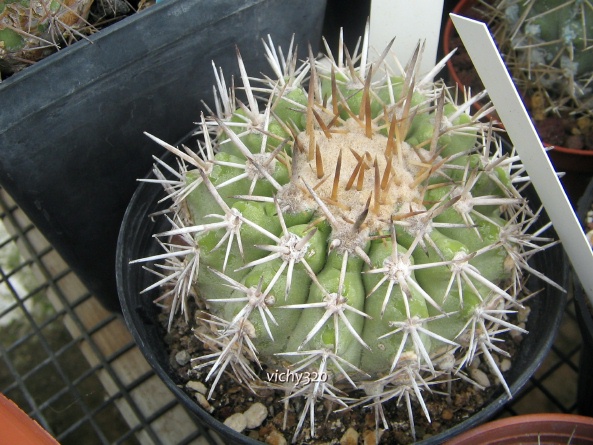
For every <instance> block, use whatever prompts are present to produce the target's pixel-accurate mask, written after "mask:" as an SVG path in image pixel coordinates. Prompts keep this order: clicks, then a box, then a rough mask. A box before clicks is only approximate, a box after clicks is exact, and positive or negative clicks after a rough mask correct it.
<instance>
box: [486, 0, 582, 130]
mask: <svg viewBox="0 0 593 445" xmlns="http://www.w3.org/2000/svg"><path fill="white" fill-rule="evenodd" d="M487 8H488V16H493V17H494V21H493V25H492V28H493V34H494V36H495V38H496V40H497V42H498V44H499V46H500V50H501V53H502V54H504V56H505V58H506V61H507V65H508V66H509V70H510V72H511V75H512V77H513V79H514V81H515V82H516V84H517V86H518V87H519V89H520V90H521V91H522V92H523V93H525V94H526V95H527V96H528V97H530V98H531V108H532V111H533V117H534V119H535V120H536V121H541V120H543V119H544V118H545V117H546V116H549V115H553V114H558V113H560V112H564V111H566V112H568V113H572V114H575V113H577V114H578V115H581V116H582V115H587V116H589V117H590V116H591V109H592V108H591V97H592V89H591V85H590V83H591V76H592V75H593V51H591V44H592V43H593V4H591V2H590V1H589V0H537V1H536V0H527V1H524V0H498V1H497V2H496V3H495V4H494V6H492V7H487ZM493 12H494V14H492V13H493Z"/></svg>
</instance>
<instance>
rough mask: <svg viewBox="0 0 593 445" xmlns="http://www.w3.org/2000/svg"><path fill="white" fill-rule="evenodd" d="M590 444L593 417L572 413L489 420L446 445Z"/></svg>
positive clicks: (592, 440) (591, 441)
mask: <svg viewBox="0 0 593 445" xmlns="http://www.w3.org/2000/svg"><path fill="white" fill-rule="evenodd" d="M544 443H545V444H549V445H553V444H558V445H566V444H582V445H585V444H593V418H591V417H585V416H578V415H575V414H526V415H523V416H516V417H507V418H504V419H500V420H496V421H494V422H488V423H485V424H484V425H481V426H479V427H477V428H474V429H473V430H470V431H467V432H466V433H463V434H461V435H460V436H457V437H456V438H454V439H453V440H450V441H449V442H446V445H475V444H480V445H489V444H491V445H495V444H496V445H507V444H508V445H511V444H522V445H528V444H533V445H538V444H544Z"/></svg>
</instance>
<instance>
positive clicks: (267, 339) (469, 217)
mask: <svg viewBox="0 0 593 445" xmlns="http://www.w3.org/2000/svg"><path fill="white" fill-rule="evenodd" d="M328 51H329V50H328ZM266 52H267V54H268V58H269V60H270V62H271V65H272V67H273V69H274V71H275V72H276V74H277V78H275V79H270V78H264V79H260V80H258V81H255V80H253V79H252V78H250V77H248V76H247V73H246V70H245V67H244V66H243V62H242V61H241V58H240V56H239V66H240V71H241V79H242V83H243V90H242V91H243V92H244V93H245V99H244V100H242V101H240V100H239V99H237V98H236V97H235V92H234V91H230V90H228V89H227V87H226V85H225V83H224V79H223V77H222V76H221V75H220V74H219V73H217V72H216V71H215V72H216V76H217V89H218V95H217V106H216V112H215V113H213V115H212V116H209V117H205V116H203V117H202V125H201V128H202V131H201V136H202V138H203V140H202V141H201V142H200V150H199V153H194V152H192V151H191V150H189V149H183V148H181V149H179V148H176V147H173V146H171V145H169V144H167V143H166V142H164V141H162V140H160V139H158V138H156V137H155V136H150V137H151V138H152V139H153V140H155V141H156V142H158V143H159V144H161V145H162V146H163V147H165V148H167V149H168V150H170V151H171V152H173V153H175V154H176V155H177V156H178V158H179V163H180V171H179V172H177V173H175V177H174V178H173V179H172V180H171V179H166V178H165V176H164V175H163V173H162V172H161V170H162V171H164V170H165V168H166V169H169V168H168V167H164V166H163V165H164V164H162V163H159V164H157V165H156V167H155V174H156V175H157V178H159V179H158V181H160V182H162V183H163V185H164V186H165V188H166V189H167V191H168V193H169V197H170V198H171V202H172V205H171V209H170V210H171V216H170V221H171V230H169V231H167V232H164V233H160V234H157V238H158V239H160V240H162V245H163V247H164V249H165V253H163V254H162V255H159V256H158V257H152V258H145V259H141V260H138V262H144V261H153V260H156V259H161V260H162V259H165V263H164V265H163V266H162V267H163V268H165V269H167V270H169V271H171V272H172V273H171V274H170V275H164V276H163V279H162V280H161V281H160V282H159V283H158V284H159V285H160V284H164V283H167V282H168V283H169V284H170V286H168V287H166V289H167V293H166V294H165V296H170V297H171V300H172V302H171V305H172V306H171V311H170V312H171V317H173V316H174V315H175V314H176V313H180V312H181V313H184V314H185V316H186V317H190V316H191V317H194V316H195V317H197V318H198V319H199V322H200V323H201V324H202V325H203V326H207V327H209V329H207V330H196V335H198V337H199V338H200V340H202V341H203V342H204V343H205V344H207V345H209V347H210V348H211V350H212V351H211V354H208V355H207V356H206V357H195V358H194V359H195V364H196V367H197V368H198V369H208V376H207V380H208V381H211V382H212V386H211V392H210V394H209V395H210V396H211V395H212V392H213V391H214V390H215V387H216V382H217V381H218V379H219V377H220V375H221V374H222V373H223V371H225V370H232V371H233V372H234V374H235V376H236V378H237V379H238V380H240V381H241V382H243V383H245V384H246V385H249V386H250V387H252V388H254V389H255V388H257V387H259V386H260V385H263V386H266V385H268V386H270V387H273V386H274V385H272V384H271V383H270V382H266V381H264V380H262V379H261V378H260V377H259V376H258V369H260V367H261V366H262V365H263V364H265V365H267V366H268V367H269V368H270V369H279V368H282V369H284V368H288V369H291V370H293V371H294V372H299V371H307V372H315V373H316V374H317V375H320V376H324V380H323V381H321V380H319V381H316V382H315V383H310V384H308V385H300V386H299V385H294V384H293V387H292V389H290V388H288V389H287V388H284V390H288V392H289V394H291V395H290V396H289V399H291V398H297V397H299V398H303V399H304V400H305V403H304V408H303V411H302V413H301V416H300V421H299V425H298V428H297V434H298V430H299V429H300V428H301V427H302V425H303V423H304V420H305V418H306V417H308V414H310V415H311V421H313V420H314V418H313V411H314V410H313V408H312V407H313V406H315V404H316V403H320V402H321V401H322V400H324V399H329V400H331V401H334V402H336V403H337V404H338V405H340V406H342V407H346V406H348V405H354V406H356V405H358V404H368V405H372V406H373V407H374V409H375V410H376V413H377V416H376V419H377V427H378V428H380V427H381V426H383V425H382V422H381V421H380V419H381V415H380V414H381V413H382V408H381V405H382V403H383V402H386V401H388V400H390V399H393V398H398V399H402V398H403V399H405V400H406V401H407V403H408V406H409V403H410V402H411V400H417V401H418V402H419V403H420V404H421V405H422V406H424V405H423V401H422V392H424V391H428V390H429V389H428V388H429V384H428V383H427V382H429V381H440V380H439V379H448V378H450V377H451V376H453V375H462V376H464V378H466V379H468V380H471V379H469V377H466V376H465V372H464V369H465V366H466V365H467V364H469V363H471V362H472V361H473V360H474V359H475V357H476V356H478V355H479V356H483V357H484V361H485V362H486V363H488V364H489V365H490V366H491V367H492V372H493V373H495V374H496V375H497V376H498V378H499V379H500V381H501V382H503V384H504V379H503V377H502V373H501V372H500V371H499V370H498V368H497V366H496V364H495V361H494V360H493V358H492V357H493V355H496V354H504V352H503V351H502V349H500V348H499V347H498V346H496V344H497V342H498V341H499V338H498V337H499V335H500V334H501V333H502V332H504V331H509V330H511V331H518V332H524V331H523V329H521V328H520V327H517V326H515V325H514V324H513V323H512V318H511V315H512V313H513V312H514V311H516V310H517V309H518V308H519V307H521V304H520V302H519V301H518V298H519V291H520V287H521V283H522V281H523V280H524V278H525V277H524V276H523V275H524V274H523V272H524V270H525V269H527V270H529V271H530V270H531V269H530V268H529V266H528V265H527V262H526V260H527V258H528V257H529V256H530V255H531V254H532V253H533V252H535V251H538V250H539V249H540V247H538V246H537V245H536V243H537V241H540V240H543V238H537V239H532V237H530V236H529V235H528V234H526V231H527V228H528V227H529V226H530V225H531V223H532V221H533V219H535V217H536V216H535V215H534V214H533V213H531V211H530V210H529V209H528V206H527V205H526V202H525V200H524V199H523V198H522V197H521V195H520V194H519V192H518V191H517V189H515V186H514V183H515V182H518V181H521V179H520V178H519V176H518V174H517V171H519V172H520V166H517V159H516V158H515V157H514V156H512V153H510V154H509V155H505V154H503V152H502V150H501V147H500V145H499V142H498V141H497V139H495V138H494V136H493V135H492V132H491V131H490V128H489V127H488V126H485V125H484V124H482V123H480V122H479V120H478V119H479V117H480V116H470V114H469V113H470V110H471V103H472V102H473V101H467V102H465V103H463V104H461V105H457V104H456V103H455V102H454V101H453V99H452V97H451V96H450V94H449V91H448V90H446V89H445V88H444V87H443V85H442V83H440V82H433V80H432V78H433V76H434V73H429V74H428V75H427V76H426V77H423V78H419V77H418V76H417V73H416V65H417V62H418V60H419V54H420V52H421V51H420V49H419V50H418V51H417V52H416V54H415V56H414V58H413V60H412V61H411V62H410V63H409V64H408V67H407V68H406V70H405V71H404V73H403V74H395V73H391V72H389V69H388V68H387V67H384V66H383V64H382V63H381V62H380V63H377V64H375V65H372V66H371V65H370V64H367V63H366V58H367V49H366V48H364V47H363V49H362V51H361V53H360V54H358V53H355V54H354V55H352V56H350V55H349V54H348V53H347V51H346V50H345V49H344V48H343V47H342V46H340V49H339V54H338V55H337V56H334V55H331V53H330V57H329V61H328V60H326V61H325V62H324V63H322V62H319V61H316V60H314V58H313V56H312V55H310V56H309V60H308V61H306V62H304V63H303V64H302V65H298V64H297V62H296V60H297V59H296V55H295V54H294V52H293V50H292V48H290V50H289V52H288V54H287V56H286V57H285V58H284V57H281V56H279V54H280V53H279V52H277V51H276V49H275V48H274V47H273V46H272V43H271V42H269V44H267V45H266ZM440 67H442V64H441V65H440V66H439V67H437V68H436V69H435V72H437V71H438V69H439V68H440ZM255 82H258V84H257V85H255ZM237 94H238V92H237ZM256 94H257V95H258V98H256V96H255V95H256ZM262 96H263V99H262V98H261V97H262ZM258 99H259V100H258ZM516 169H518V170H516ZM171 237H181V239H182V241H177V242H174V241H173V239H175V238H171ZM160 275H162V273H160ZM152 287H154V286H152ZM188 298H197V299H198V300H200V302H201V306H202V307H204V306H205V307H206V308H207V309H206V310H204V311H201V312H200V313H199V314H197V315H196V314H188V313H187V311H186V307H187V299H188ZM205 332H206V333H205ZM360 390H362V393H363V395H362V396H360V395H359V396H357V397H354V396H353V394H354V393H355V392H356V391H358V394H360ZM507 391H508V388H507ZM426 414H427V415H428V413H426ZM384 426H385V427H387V425H384ZM412 429H413V419H412ZM312 430H314V426H313V425H312ZM295 438H296V435H295Z"/></svg>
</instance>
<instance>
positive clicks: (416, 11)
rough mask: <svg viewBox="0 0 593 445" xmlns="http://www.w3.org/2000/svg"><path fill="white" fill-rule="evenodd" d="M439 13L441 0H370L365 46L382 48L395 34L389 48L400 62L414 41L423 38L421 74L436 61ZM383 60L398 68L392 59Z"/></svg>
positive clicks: (395, 68)
mask: <svg viewBox="0 0 593 445" xmlns="http://www.w3.org/2000/svg"><path fill="white" fill-rule="evenodd" d="M442 16H443V0H413V1H410V0H372V2H371V21H370V30H371V32H370V38H369V47H370V48H375V49H378V48H385V47H386V46H387V44H389V42H390V41H391V40H392V39H393V38H394V37H395V41H394V42H393V46H392V48H393V51H394V53H395V54H396V55H397V58H398V59H399V61H400V62H406V61H408V60H409V59H410V57H412V54H413V52H414V49H415V48H416V45H417V44H418V41H419V40H420V41H423V42H425V47H424V54H423V55H422V63H421V65H420V70H419V73H420V74H425V73H427V72H429V71H430V70H431V69H432V68H433V67H434V66H435V63H436V57H437V50H438V45H439V35H440V29H441V20H442ZM374 55H375V56H378V55H379V54H374ZM372 56H373V54H371V57H372ZM387 62H388V63H390V64H391V68H392V69H393V70H394V71H395V72H397V71H398V70H397V67H396V66H394V64H393V61H391V60H387Z"/></svg>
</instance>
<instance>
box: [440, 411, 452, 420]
mask: <svg viewBox="0 0 593 445" xmlns="http://www.w3.org/2000/svg"><path fill="white" fill-rule="evenodd" d="M452 418H453V411H451V410H450V409H444V410H443V412H442V413H441V419H443V420H451V419H452Z"/></svg>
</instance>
